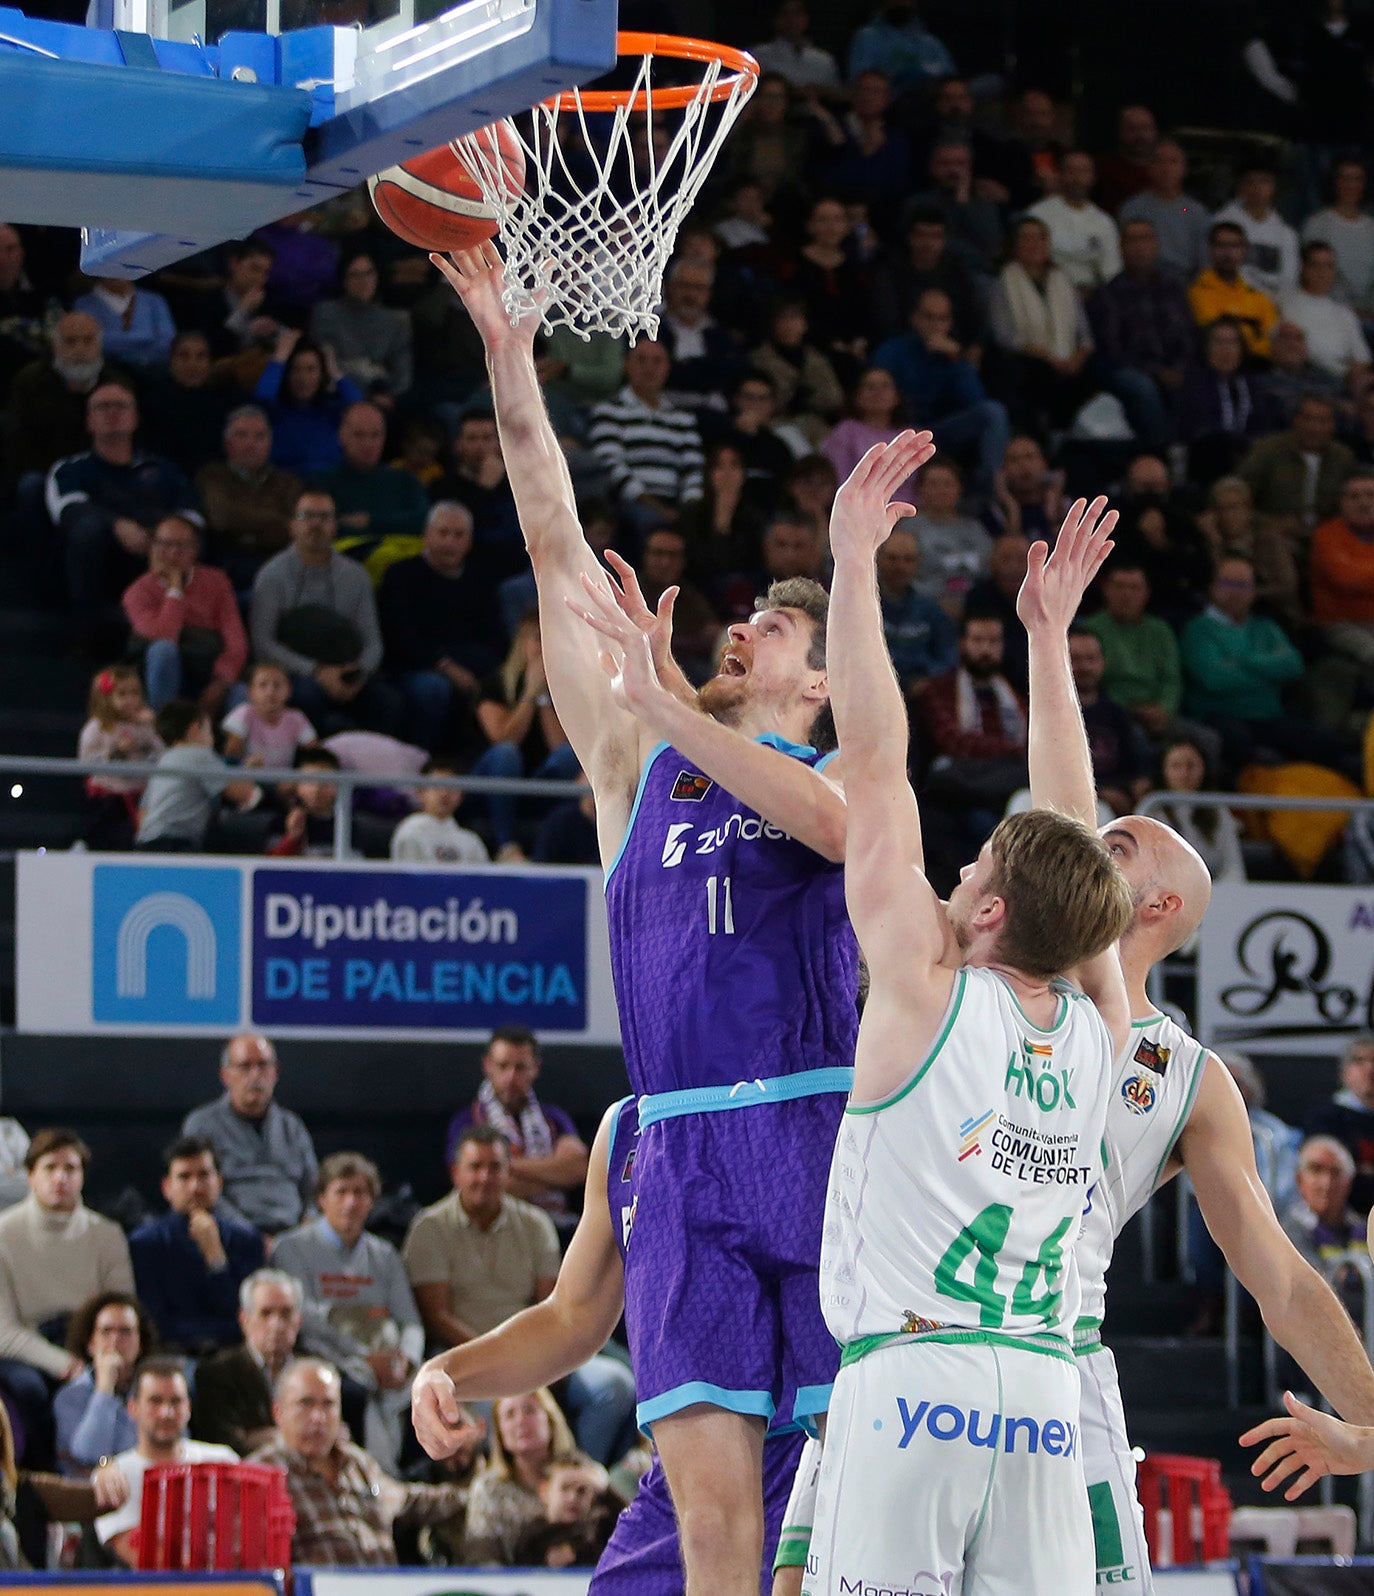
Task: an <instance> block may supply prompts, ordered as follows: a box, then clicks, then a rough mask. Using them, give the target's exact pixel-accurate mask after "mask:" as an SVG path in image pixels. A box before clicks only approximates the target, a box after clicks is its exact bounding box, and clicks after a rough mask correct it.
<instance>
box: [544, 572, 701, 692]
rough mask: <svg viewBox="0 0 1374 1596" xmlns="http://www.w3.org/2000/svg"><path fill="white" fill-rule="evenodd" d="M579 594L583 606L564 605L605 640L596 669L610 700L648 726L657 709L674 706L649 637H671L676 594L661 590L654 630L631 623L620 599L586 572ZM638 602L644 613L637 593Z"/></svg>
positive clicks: (571, 602)
mask: <svg viewBox="0 0 1374 1596" xmlns="http://www.w3.org/2000/svg"><path fill="white" fill-rule="evenodd" d="M582 592H583V594H584V596H585V600H586V602H585V603H583V604H579V603H577V601H576V600H575V599H573V598H570V597H569V598H565V599H564V600H563V602H564V603H565V604H566V605H567V606H568V608H569V609H570V610H571V611H572V612H573V614H574V615H577V616H580V617H581V619H582V620H584V621H585V622H586V623H587V625H588V626H590V627H591V629H592V630H593V631H594V632H596V633H598V634H599V635H600V636H601V637H603V638H604V639H605V640H606V645H605V646H604V647H603V648H602V650H601V664H602V668H603V669H604V670H605V672H606V674H607V675H608V676H609V677H610V678H611V696H612V697H613V698H614V699H615V701H616V702H617V703H618V704H622V705H624V707H625V708H626V709H628V710H630V711H631V713H632V714H635V715H638V716H639V717H640V718H641V719H648V720H652V718H653V711H654V709H655V708H656V707H657V706H660V705H663V704H668V703H673V702H675V700H674V699H673V696H672V694H671V693H670V692H669V691H668V689H667V688H666V687H665V686H664V685H663V682H662V680H661V678H660V677H659V674H658V664H657V661H656V660H655V658H654V636H653V634H654V631H655V629H660V630H661V629H662V628H665V627H666V628H668V629H669V636H671V626H672V612H673V601H674V599H676V598H677V593H678V590H677V588H676V587H669V588H665V589H664V591H663V594H662V596H661V597H660V599H659V601H658V610H657V613H656V614H655V616H654V622H653V625H652V626H651V627H649V628H647V629H646V628H645V627H642V626H640V625H638V624H637V623H636V622H635V621H633V620H631V618H630V616H629V615H628V614H627V613H626V611H625V609H624V607H623V605H624V603H625V602H629V601H627V600H626V599H625V595H624V594H623V593H621V594H620V596H619V597H613V596H612V593H611V585H610V584H609V583H602V582H597V581H593V579H592V578H591V577H590V576H588V575H587V573H586V572H585V571H584V572H583V573H582ZM639 602H640V604H641V605H642V606H643V608H644V610H645V612H646V613H649V607H648V605H647V604H646V603H644V596H643V594H642V593H641V594H640V597H639Z"/></svg>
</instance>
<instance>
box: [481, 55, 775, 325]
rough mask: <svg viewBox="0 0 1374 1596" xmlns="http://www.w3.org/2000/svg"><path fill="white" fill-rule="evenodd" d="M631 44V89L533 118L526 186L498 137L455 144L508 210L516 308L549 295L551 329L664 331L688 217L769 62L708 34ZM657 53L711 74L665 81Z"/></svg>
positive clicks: (577, 100) (501, 227)
mask: <svg viewBox="0 0 1374 1596" xmlns="http://www.w3.org/2000/svg"><path fill="white" fill-rule="evenodd" d="M618 46H619V50H620V54H621V56H622V57H627V56H628V57H630V58H634V57H638V58H639V67H638V70H637V71H636V72H635V75H634V80H633V82H632V83H631V85H630V86H629V87H628V88H624V89H570V90H568V91H566V92H565V93H562V94H558V95H555V96H554V97H553V98H552V99H549V100H546V101H544V102H543V103H542V104H540V105H536V106H535V107H534V109H533V111H532V112H531V113H530V117H529V118H528V119H526V118H523V117H522V118H521V119H520V124H519V125H517V126H516V135H517V137H518V138H519V141H520V143H521V145H522V147H523V149H524V153H525V187H524V190H523V192H520V193H512V192H511V188H510V185H509V180H508V179H507V178H506V177H505V174H504V170H503V168H502V167H501V165H500V164H499V163H498V162H497V161H495V160H494V159H493V157H492V153H491V152H492V141H491V140H490V139H487V140H486V141H485V142H483V141H481V140H479V138H478V136H477V135H476V134H467V135H465V136H464V137H463V138H459V139H455V140H454V141H453V144H452V148H453V151H454V153H455V154H456V155H457V156H458V158H459V159H460V160H461V161H462V162H463V164H464V165H465V166H466V167H467V168H468V170H469V171H470V172H471V173H472V176H473V179H474V180H475V181H476V182H477V183H478V184H479V185H480V187H481V189H482V193H483V196H484V198H485V200H486V203H487V204H488V205H489V206H490V207H491V208H492V210H494V211H495V213H496V217H497V223H498V231H499V234H500V238H501V243H502V245H503V247H504V250H505V256H506V270H505V278H506V287H505V293H504V295H503V298H504V300H505V305H506V309H507V311H508V312H509V313H510V315H511V318H512V320H514V319H515V318H516V317H517V316H520V315H522V314H526V313H528V312H529V310H531V309H532V308H534V307H535V306H536V304H537V305H538V307H539V310H540V312H541V314H542V316H543V321H544V326H545V327H546V328H547V329H549V330H550V331H552V329H553V328H554V327H559V326H562V327H568V328H570V329H571V330H572V331H573V332H575V333H577V334H578V336H579V337H582V338H590V336H591V334H592V333H594V332H609V333H612V334H614V335H617V336H619V335H620V334H627V335H628V336H630V337H632V338H633V337H634V336H635V335H636V334H638V333H647V334H648V335H649V336H650V337H654V336H656V335H657V333H658V315H657V306H658V302H659V298H660V296H661V294H662V291H663V271H664V267H665V266H666V265H667V263H668V259H669V257H670V256H671V254H672V252H673V246H674V244H675V243H676V241H677V234H678V229H679V227H680V226H681V225H682V219H683V217H684V216H685V215H686V214H687V211H688V209H689V208H690V206H691V204H692V201H693V200H694V199H695V198H696V196H697V194H698V192H699V191H700V189H701V185H702V184H703V183H704V182H705V180H706V175H707V173H708V172H709V171H710V170H711V165H712V163H713V162H714V161H715V159H716V157H717V156H718V155H719V154H720V149H721V145H722V144H723V143H724V142H725V137H726V135H727V134H728V133H729V131H730V129H731V128H732V127H733V126H734V123H735V119H736V117H738V115H739V113H740V111H741V110H743V108H744V104H745V102H746V101H747V100H748V98H749V96H750V95H751V94H752V93H753V92H754V86H755V84H756V83H757V82H758V75H759V67H758V62H757V61H755V60H754V58H753V56H751V55H748V54H747V53H746V52H745V51H743V50H735V49H731V48H730V47H729V46H728V45H723V44H710V43H707V42H706V41H705V40H702V39H680V38H674V37H672V36H669V35H665V34H659V33H621V34H620V35H618ZM655 59H663V60H673V61H690V62H696V63H698V64H700V65H701V66H702V67H703V68H704V70H703V72H702V75H701V81H700V82H699V83H689V84H668V83H664V82H662V81H660V82H659V83H658V84H655V83H654V81H653V77H654V62H655ZM660 77H661V69H660Z"/></svg>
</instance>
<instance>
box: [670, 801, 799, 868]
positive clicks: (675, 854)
mask: <svg viewBox="0 0 1374 1596" xmlns="http://www.w3.org/2000/svg"><path fill="white" fill-rule="evenodd" d="M732 837H738V838H739V840H740V841H741V842H759V841H765V842H786V841H787V840H788V838H787V833H786V832H785V831H784V830H783V829H782V827H781V826H775V825H774V824H773V822H772V821H771V820H764V819H763V818H762V817H761V816H759V815H743V814H740V813H739V811H738V810H736V812H735V813H734V814H733V815H727V816H726V817H725V819H724V820H722V821H721V823H720V824H719V825H718V826H713V827H712V828H711V829H710V830H708V831H698V830H697V828H696V827H695V826H694V825H692V824H691V823H690V822H688V821H685V820H678V821H675V822H674V823H673V824H672V825H671V826H669V827H668V831H667V835H666V836H665V837H664V839H663V860H662V863H663V868H664V869H665V870H672V869H674V868H675V867H676V866H677V865H680V864H681V863H682V861H683V860H684V859H685V858H686V857H687V854H688V853H689V852H691V853H694V854H700V855H701V856H702V857H708V856H709V855H711V854H713V853H715V851H716V850H717V849H718V848H723V847H724V846H725V845H726V843H728V842H729V841H730V839H731V838H732Z"/></svg>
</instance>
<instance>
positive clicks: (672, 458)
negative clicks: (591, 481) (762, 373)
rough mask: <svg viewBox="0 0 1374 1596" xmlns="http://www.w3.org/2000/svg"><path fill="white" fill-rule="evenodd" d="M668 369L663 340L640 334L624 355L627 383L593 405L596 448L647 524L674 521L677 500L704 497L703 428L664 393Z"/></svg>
mask: <svg viewBox="0 0 1374 1596" xmlns="http://www.w3.org/2000/svg"><path fill="white" fill-rule="evenodd" d="M668 371H669V361H668V352H667V350H665V349H664V347H663V345H662V344H660V343H655V342H654V340H653V339H651V338H641V339H640V340H639V342H638V343H637V344H636V345H635V346H634V348H633V349H631V350H630V352H629V353H628V354H627V355H626V357H625V378H626V383H625V387H623V388H622V389H621V390H620V392H619V393H618V394H617V395H616V397H615V398H614V399H608V400H606V402H605V403H604V404H599V405H597V407H596V408H595V410H593V411H592V431H591V441H592V448H593V449H594V450H595V452H596V454H597V456H598V458H599V459H600V460H601V462H602V464H603V465H604V466H605V467H606V469H607V471H608V472H609V473H610V477H611V483H612V485H613V487H614V488H615V490H616V492H617V493H619V494H620V496H621V498H622V499H624V500H625V502H626V504H627V505H628V506H630V507H631V508H633V509H637V510H638V512H640V514H641V515H642V518H643V520H644V523H645V525H647V526H662V525H665V524H667V525H671V524H673V523H674V522H676V520H677V514H678V506H679V505H681V504H684V503H686V502H687V501H689V500H692V499H699V498H700V497H701V472H702V465H703V463H704V456H703V453H702V447H701V434H700V433H699V432H698V431H697V424H696V422H695V420H694V419H693V418H692V416H691V415H690V414H689V412H687V411H686V410H679V409H678V408H677V407H676V406H675V405H672V404H669V403H668V401H667V400H666V399H664V397H663V389H664V385H665V384H666V383H667V381H668Z"/></svg>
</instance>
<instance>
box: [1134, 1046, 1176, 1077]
mask: <svg viewBox="0 0 1374 1596" xmlns="http://www.w3.org/2000/svg"><path fill="white" fill-rule="evenodd" d="M1172 1056H1173V1049H1172V1048H1169V1047H1161V1046H1160V1045H1159V1043H1158V1042H1152V1041H1151V1040H1150V1039H1149V1037H1148V1036H1144V1037H1141V1039H1140V1046H1139V1047H1138V1048H1136V1050H1135V1062H1136V1063H1137V1064H1140V1065H1143V1066H1144V1067H1145V1068H1146V1069H1147V1070H1150V1071H1151V1072H1152V1073H1153V1074H1155V1075H1163V1073H1164V1071H1165V1070H1167V1069H1168V1067H1169V1060H1170V1058H1171V1057H1172Z"/></svg>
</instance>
